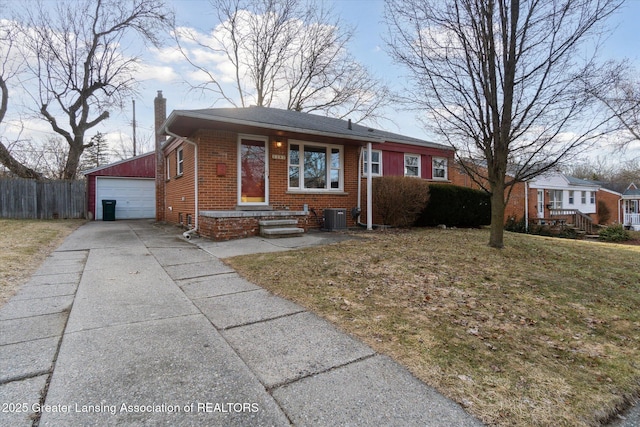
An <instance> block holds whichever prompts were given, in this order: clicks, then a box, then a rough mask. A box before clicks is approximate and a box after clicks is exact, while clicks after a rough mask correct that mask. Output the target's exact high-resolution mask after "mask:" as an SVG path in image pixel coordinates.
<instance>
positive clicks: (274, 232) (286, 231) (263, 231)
mask: <svg viewBox="0 0 640 427" xmlns="http://www.w3.org/2000/svg"><path fill="white" fill-rule="evenodd" d="M303 234H304V228H298V227H280V228H262V227H260V235H261V236H262V237H268V238H273V237H297V236H301V235H303Z"/></svg>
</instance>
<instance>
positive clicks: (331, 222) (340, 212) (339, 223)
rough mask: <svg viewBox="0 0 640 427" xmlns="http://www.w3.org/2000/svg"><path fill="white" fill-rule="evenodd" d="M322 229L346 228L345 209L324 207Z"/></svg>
mask: <svg viewBox="0 0 640 427" xmlns="http://www.w3.org/2000/svg"><path fill="white" fill-rule="evenodd" d="M323 215H324V230H327V231H335V230H346V229H347V210H346V209H325V210H324V211H323Z"/></svg>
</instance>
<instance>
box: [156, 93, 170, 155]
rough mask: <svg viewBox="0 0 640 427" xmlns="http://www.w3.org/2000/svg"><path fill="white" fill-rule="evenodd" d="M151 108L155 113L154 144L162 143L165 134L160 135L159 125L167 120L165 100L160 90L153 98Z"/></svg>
mask: <svg viewBox="0 0 640 427" xmlns="http://www.w3.org/2000/svg"><path fill="white" fill-rule="evenodd" d="M153 108H154V113H155V130H156V146H157V145H158V144H160V145H162V143H164V141H165V136H164V135H160V134H159V133H158V132H159V131H160V127H161V126H162V124H163V123H164V121H165V120H167V100H166V99H165V98H163V97H162V91H161V90H159V91H158V96H156V99H154V100H153Z"/></svg>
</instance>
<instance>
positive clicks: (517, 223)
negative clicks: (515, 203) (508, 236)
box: [504, 216, 527, 233]
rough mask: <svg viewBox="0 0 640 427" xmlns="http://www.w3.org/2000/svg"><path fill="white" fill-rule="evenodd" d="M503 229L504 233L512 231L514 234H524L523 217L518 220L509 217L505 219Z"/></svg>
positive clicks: (525, 229) (525, 226) (525, 230)
mask: <svg viewBox="0 0 640 427" xmlns="http://www.w3.org/2000/svg"><path fill="white" fill-rule="evenodd" d="M504 229H505V230H506V231H512V232H514V233H526V232H527V225H526V221H525V219H524V217H522V218H521V219H519V220H518V219H516V217H515V216H510V217H509V218H507V222H506V223H505V224H504Z"/></svg>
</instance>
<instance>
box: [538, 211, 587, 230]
mask: <svg viewBox="0 0 640 427" xmlns="http://www.w3.org/2000/svg"><path fill="white" fill-rule="evenodd" d="M549 214H550V215H551V216H552V217H555V216H570V217H573V225H574V226H575V227H577V228H578V229H580V230H583V231H585V232H587V233H588V234H593V220H592V219H591V217H590V216H589V215H585V214H583V213H582V212H580V211H579V210H577V209H549Z"/></svg>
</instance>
